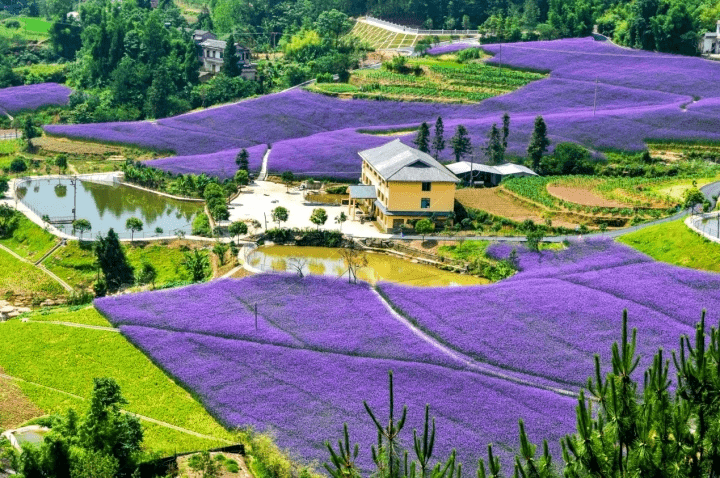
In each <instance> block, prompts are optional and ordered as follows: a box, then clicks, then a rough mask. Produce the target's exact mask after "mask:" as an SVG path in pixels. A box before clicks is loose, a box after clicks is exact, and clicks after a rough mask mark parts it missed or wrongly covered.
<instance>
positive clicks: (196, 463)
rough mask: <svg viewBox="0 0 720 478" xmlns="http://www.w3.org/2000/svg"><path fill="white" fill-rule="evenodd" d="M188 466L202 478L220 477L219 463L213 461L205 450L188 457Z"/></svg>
mask: <svg viewBox="0 0 720 478" xmlns="http://www.w3.org/2000/svg"><path fill="white" fill-rule="evenodd" d="M188 466H189V467H190V469H191V470H194V471H195V472H197V473H200V475H201V476H202V477H203V478H217V477H218V476H220V463H218V461H217V460H213V459H212V457H211V456H210V453H209V452H208V451H207V450H205V451H202V452H200V454H198V455H193V456H192V457H190V460H188Z"/></svg>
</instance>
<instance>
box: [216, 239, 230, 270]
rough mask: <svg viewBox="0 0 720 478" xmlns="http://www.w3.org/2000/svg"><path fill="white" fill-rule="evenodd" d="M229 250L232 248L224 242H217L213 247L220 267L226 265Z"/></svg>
mask: <svg viewBox="0 0 720 478" xmlns="http://www.w3.org/2000/svg"><path fill="white" fill-rule="evenodd" d="M228 249H230V246H229V245H228V244H225V243H224V242H216V243H215V245H214V246H213V253H214V254H215V255H216V256H217V258H218V263H219V265H220V266H223V265H225V254H227V251H228Z"/></svg>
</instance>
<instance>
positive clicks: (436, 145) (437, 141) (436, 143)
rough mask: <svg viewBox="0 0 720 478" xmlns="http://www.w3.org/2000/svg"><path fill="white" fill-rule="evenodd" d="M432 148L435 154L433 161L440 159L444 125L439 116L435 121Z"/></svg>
mask: <svg viewBox="0 0 720 478" xmlns="http://www.w3.org/2000/svg"><path fill="white" fill-rule="evenodd" d="M432 147H433V151H434V152H435V159H440V153H441V152H442V151H443V150H444V149H445V125H444V124H443V119H442V117H441V116H438V119H437V121H435V137H434V138H433V143H432Z"/></svg>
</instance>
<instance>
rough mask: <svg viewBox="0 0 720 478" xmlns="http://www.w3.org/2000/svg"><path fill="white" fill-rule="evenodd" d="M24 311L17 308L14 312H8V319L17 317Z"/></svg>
mask: <svg viewBox="0 0 720 478" xmlns="http://www.w3.org/2000/svg"><path fill="white" fill-rule="evenodd" d="M21 313H22V312H18V311H17V310H16V311H14V312H10V313H9V314H8V319H14V318H15V317H17V316H19V315H20V314H21Z"/></svg>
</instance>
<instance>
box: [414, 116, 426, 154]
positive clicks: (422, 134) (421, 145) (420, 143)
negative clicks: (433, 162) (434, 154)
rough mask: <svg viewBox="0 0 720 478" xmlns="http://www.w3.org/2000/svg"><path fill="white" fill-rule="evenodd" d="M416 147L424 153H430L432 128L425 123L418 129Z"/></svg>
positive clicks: (415, 140)
mask: <svg viewBox="0 0 720 478" xmlns="http://www.w3.org/2000/svg"><path fill="white" fill-rule="evenodd" d="M413 143H414V144H415V147H417V149H419V150H420V151H422V152H423V153H429V152H430V127H429V126H428V124H427V123H425V122H423V123H422V124H421V125H420V129H418V132H417V135H416V136H415V139H414V140H413Z"/></svg>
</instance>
